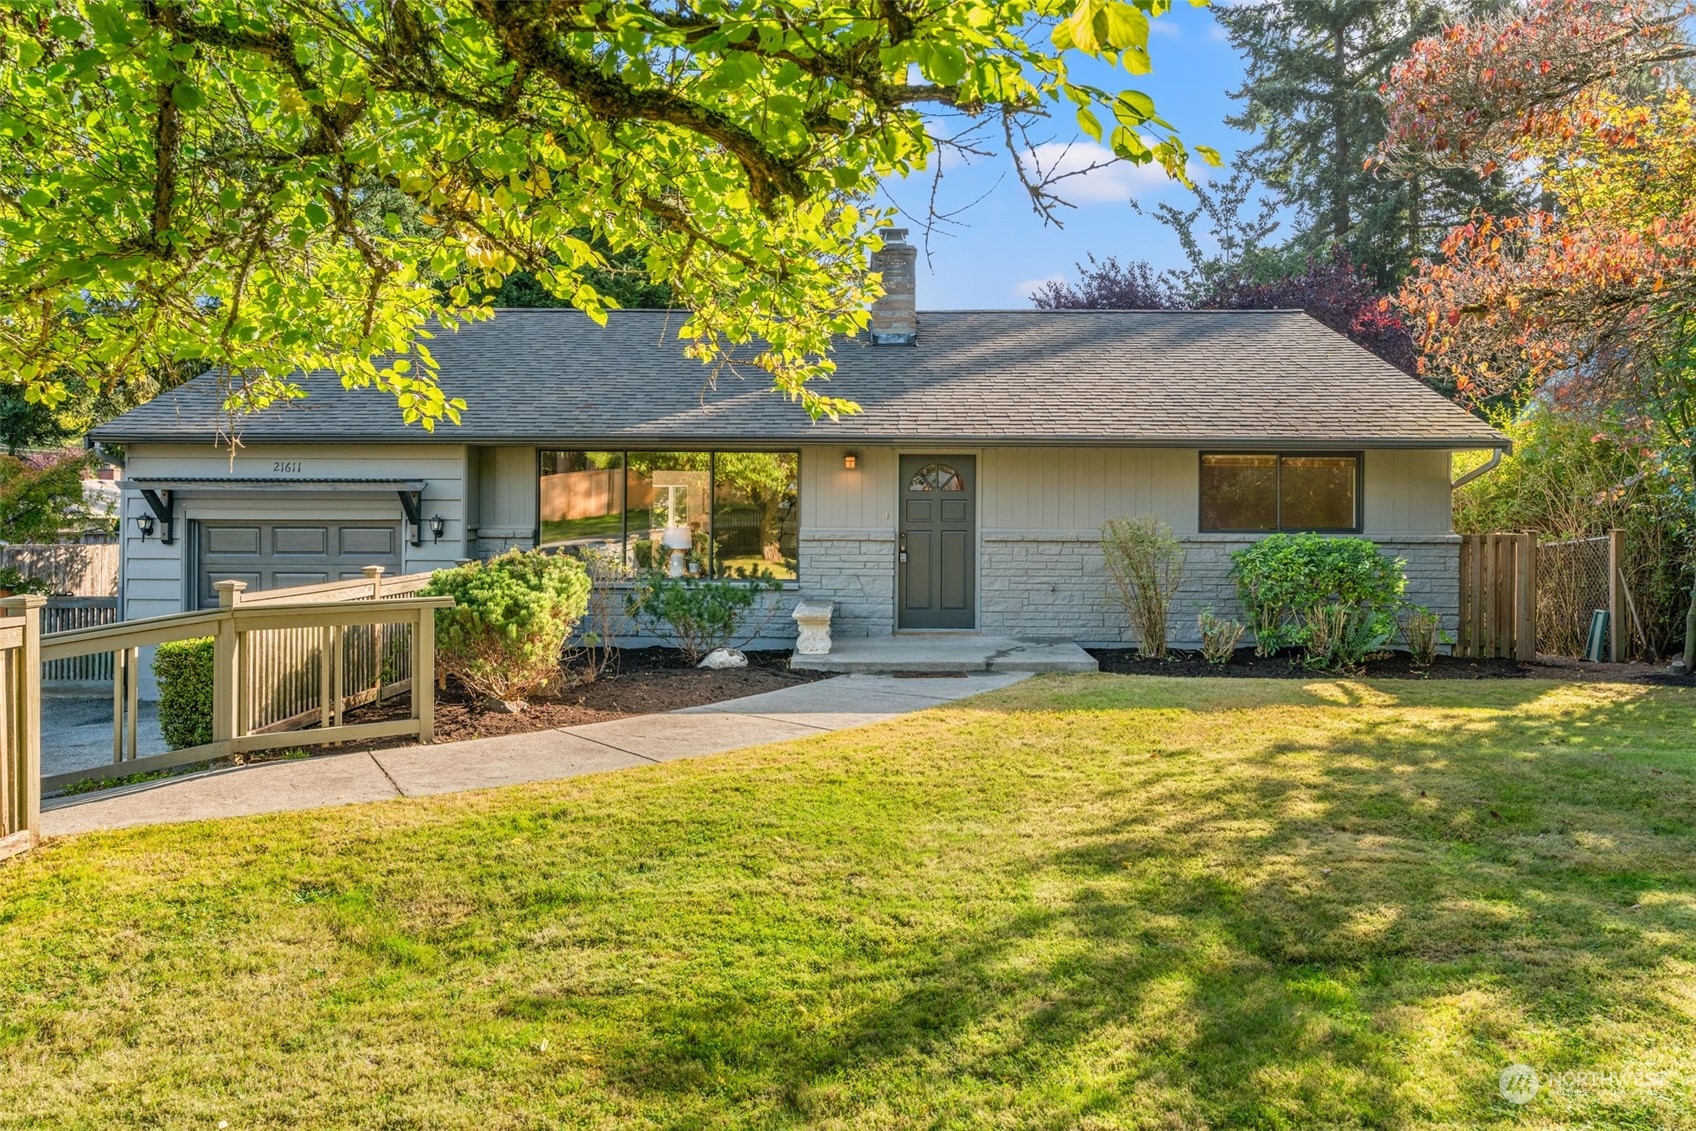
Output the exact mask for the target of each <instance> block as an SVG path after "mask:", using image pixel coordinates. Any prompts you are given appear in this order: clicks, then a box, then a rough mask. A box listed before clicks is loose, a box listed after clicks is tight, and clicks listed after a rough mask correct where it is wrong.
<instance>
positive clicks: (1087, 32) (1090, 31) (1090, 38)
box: [1052, 0, 1148, 55]
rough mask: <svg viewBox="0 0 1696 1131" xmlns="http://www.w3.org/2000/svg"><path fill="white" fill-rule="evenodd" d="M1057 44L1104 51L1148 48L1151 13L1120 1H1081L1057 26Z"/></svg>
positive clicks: (1060, 48)
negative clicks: (1149, 15) (1146, 13)
mask: <svg viewBox="0 0 1696 1131" xmlns="http://www.w3.org/2000/svg"><path fill="white" fill-rule="evenodd" d="M1052 38H1053V41H1054V46H1055V47H1056V48H1057V49H1059V50H1061V51H1070V50H1077V51H1083V52H1086V53H1088V54H1092V55H1093V54H1101V53H1105V52H1109V51H1114V50H1119V49H1123V48H1127V47H1130V48H1136V49H1139V50H1143V51H1146V50H1147V48H1148V16H1147V15H1145V14H1144V13H1143V12H1142V10H1141V9H1140V8H1137V7H1135V6H1134V5H1131V4H1125V3H1121V2H1120V0H1079V4H1078V6H1077V7H1076V8H1075V9H1074V10H1073V11H1072V14H1071V15H1070V16H1068V17H1067V18H1066V19H1065V20H1063V21H1061V22H1060V23H1058V24H1056V25H1055V26H1054V31H1053V33H1052Z"/></svg>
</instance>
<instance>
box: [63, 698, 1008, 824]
mask: <svg viewBox="0 0 1696 1131" xmlns="http://www.w3.org/2000/svg"><path fill="white" fill-rule="evenodd" d="M1024 678H1026V676H1025V674H1022V673H999V672H997V673H982V674H974V675H967V676H957V677H952V678H947V677H944V678H929V679H925V678H919V679H901V678H897V677H893V676H874V675H852V676H838V677H836V678H834V679H826V680H821V681H819V682H817V683H802V684H796V685H795V686H793V687H785V688H782V689H780V690H778V691H768V692H766V693H765V694H763V695H750V696H748V697H747V698H744V699H730V700H727V701H725V702H723V703H713V704H709V705H708V706H705V707H690V708H688V709H687V710H683V711H671V712H667V713H665V714H658V715H633V716H631V717H630V718H626V719H614V720H612V721H611V722H605V723H591V724H589V725H587V726H576V727H565V728H562V729H560V730H544V731H537V732H535V733H533V734H516V735H502V736H500V737H496V738H477V739H471V740H468V741H465V742H445V743H441V744H439V745H434V746H406V747H400V748H397V749H394V750H377V751H372V752H369V753H364V752H361V753H356V754H326V755H320V756H318V757H315V758H300V759H294V760H291V761H282V762H263V763H260V764H258V765H254V766H241V767H237V768H234V769H227V770H212V771H208V772H206V773H200V774H193V775H189V776H185V777H180V778H170V779H166V780H163V781H158V782H148V783H145V784H143V785H136V786H120V787H116V788H113V789H108V790H101V791H99V792H97V793H92V794H84V795H81V796H77V797H67V798H56V799H49V800H48V801H47V802H46V803H45V804H44V805H43V810H44V811H43V813H42V815H41V831H42V832H43V833H44V834H45V835H47V836H65V835H67V834H70V833H80V832H88V831H90V830H93V829H116V828H125V827H127V826H130V825H152V824H163V823H166V822H171V821H199V820H205V819H208V818H213V817H239V816H247V815H250V814H254V813H278V812H286V811H290V810H299V809H320V808H323V807H325V806H330V805H347V804H351V803H354V802H359V801H384V800H388V799H389V798H394V797H423V796H426V795H428V794H433V793H454V792H457V791H459V790H467V789H487V788H489V787H492V786H501V785H517V784H519V783H522V782H533V781H548V780H551V779H554V778H569V777H576V776H578V775H580V774H594V773H601V772H603V771H606V770H623V769H629V768H631V767H633V766H645V765H651V764H653V763H656V762H670V761H675V760H677V759H679V758H693V757H698V756H700V755H704V754H722V753H724V752H725V751H727V750H737V749H741V748H742V747H745V746H760V745H764V744H765V743H768V742H784V741H787V740H788V739H792V738H805V737H807V736H808V735H813V734H824V733H827V732H829V731H833V730H844V729H846V728H848V727H857V726H864V725H866V724H868V723H877V722H882V721H884V720H885V719H892V718H895V717H896V716H898V715H904V714H907V713H908V712H911V711H920V710H923V709H925V708H926V707H935V706H940V705H941V704H944V703H951V702H953V701H954V700H956V699H964V698H966V697H967V696H970V695H977V694H979V693H981V692H985V691H993V690H995V689H997V688H1001V687H1006V686H1008V685H1010V684H1014V683H1017V682H1019V681H1020V680H1021V679H1024Z"/></svg>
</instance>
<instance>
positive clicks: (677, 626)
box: [625, 570, 783, 664]
mask: <svg viewBox="0 0 1696 1131" xmlns="http://www.w3.org/2000/svg"><path fill="white" fill-rule="evenodd" d="M782 588H783V583H782V582H780V581H778V580H777V579H776V578H775V577H773V576H772V575H771V574H770V573H768V572H766V571H764V570H755V571H748V572H743V573H739V574H738V575H737V576H736V577H734V578H723V579H716V580H715V579H707V578H697V577H672V576H670V575H669V574H667V573H666V572H665V571H663V570H649V571H647V572H645V573H641V574H638V575H637V577H636V583H635V585H634V586H633V587H632V588H631V590H630V596H629V598H628V599H627V600H626V602H625V611H626V612H627V613H629V615H630V616H631V617H632V618H635V619H638V620H640V621H642V623H643V624H644V626H645V627H646V628H647V629H648V631H649V632H651V633H652V634H653V635H655V636H657V637H659V638H660V639H661V640H663V641H665V642H666V643H667V644H669V645H671V646H672V647H674V648H676V649H677V650H678V651H680V652H682V653H683V658H684V659H686V660H688V661H689V662H690V663H691V664H696V663H700V661H701V658H702V657H703V656H705V655H706V654H707V653H709V652H711V651H712V650H713V649H715V648H725V647H729V646H730V645H731V644H732V643H733V642H734V643H737V644H744V643H746V642H748V641H749V640H752V639H753V638H754V637H756V636H758V635H759V634H760V632H761V630H763V629H764V628H765V626H766V625H767V624H768V623H770V621H771V618H772V617H773V616H775V615H776V612H777V607H776V605H775V603H774V604H773V605H772V606H771V607H770V608H768V609H767V610H766V614H765V616H763V617H760V618H759V619H758V620H752V621H751V620H750V619H749V614H750V613H752V612H753V610H754V609H755V607H756V606H757V605H758V604H759V600H760V594H761V593H770V592H776V591H777V590H779V589H782Z"/></svg>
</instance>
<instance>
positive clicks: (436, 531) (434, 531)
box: [430, 514, 448, 542]
mask: <svg viewBox="0 0 1696 1131" xmlns="http://www.w3.org/2000/svg"><path fill="white" fill-rule="evenodd" d="M447 528H448V520H447V519H445V518H443V517H442V516H441V515H439V514H433V515H431V516H430V537H432V538H434V539H435V540H436V541H438V542H440V541H441V540H442V532H443V531H444V530H446V529H447Z"/></svg>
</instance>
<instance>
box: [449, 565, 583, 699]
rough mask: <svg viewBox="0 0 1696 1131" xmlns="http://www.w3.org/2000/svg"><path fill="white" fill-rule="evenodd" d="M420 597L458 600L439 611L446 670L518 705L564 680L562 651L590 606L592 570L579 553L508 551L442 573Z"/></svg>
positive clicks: (492, 696)
mask: <svg viewBox="0 0 1696 1131" xmlns="http://www.w3.org/2000/svg"><path fill="white" fill-rule="evenodd" d="M421 594H422V595H424V596H432V597H441V596H446V597H452V598H453V599H454V607H453V608H451V609H438V610H437V611H436V658H437V659H438V660H439V661H440V663H441V665H442V667H443V668H444V669H445V670H446V671H447V673H448V674H449V675H451V676H453V677H454V678H456V679H457V680H459V682H460V683H462V684H464V685H465V687H466V688H467V689H469V690H470V691H472V692H474V693H476V694H479V695H485V696H488V697H489V698H490V699H498V700H501V701H503V702H514V701H522V700H524V699H525V698H527V697H528V696H531V695H535V694H537V693H538V692H541V691H544V690H546V689H547V688H548V687H550V686H552V685H553V684H555V683H556V682H557V681H558V679H559V674H560V667H559V666H560V654H561V652H562V651H563V650H564V648H565V643H566V641H567V640H568V639H570V637H571V632H572V630H573V629H574V628H576V627H577V622H578V621H580V620H582V619H583V613H584V611H585V609H586V608H587V607H588V603H589V574H588V571H587V570H585V569H584V568H583V563H582V562H580V561H578V560H577V559H575V558H571V557H565V556H563V555H559V554H550V553H547V552H545V551H542V550H509V551H507V552H506V553H504V554H502V555H500V556H499V557H496V558H491V559H490V560H489V561H486V562H471V563H469V564H467V565H463V566H458V567H456V568H454V569H443V570H437V571H436V572H435V573H434V574H432V575H431V577H430V584H429V585H428V586H427V587H426V588H424V589H423V590H421Z"/></svg>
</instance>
